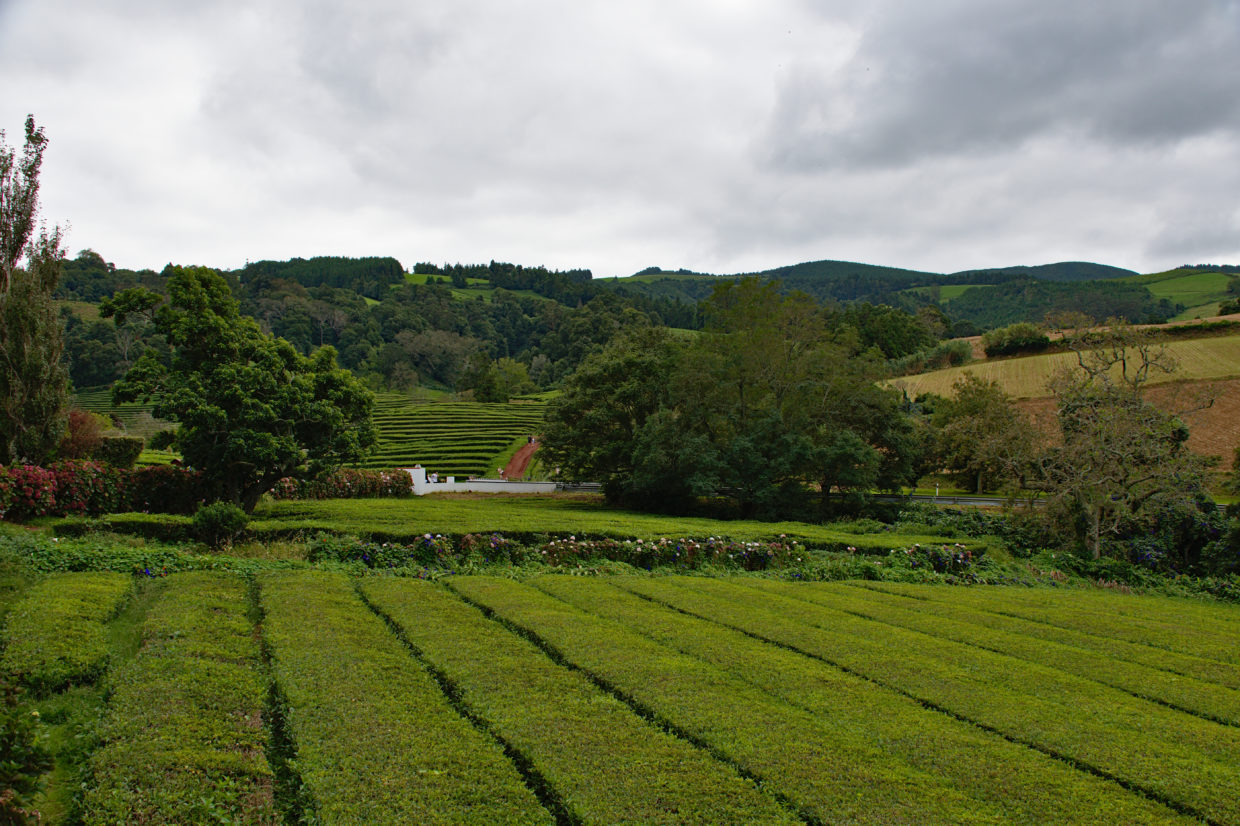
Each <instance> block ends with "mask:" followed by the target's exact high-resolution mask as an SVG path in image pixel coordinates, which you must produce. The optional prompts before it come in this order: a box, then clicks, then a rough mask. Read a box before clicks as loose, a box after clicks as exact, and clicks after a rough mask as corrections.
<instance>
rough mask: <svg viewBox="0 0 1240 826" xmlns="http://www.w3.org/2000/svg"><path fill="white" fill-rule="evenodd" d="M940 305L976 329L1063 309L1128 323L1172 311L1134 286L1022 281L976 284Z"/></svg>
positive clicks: (1155, 318)
mask: <svg viewBox="0 0 1240 826" xmlns="http://www.w3.org/2000/svg"><path fill="white" fill-rule="evenodd" d="M992 283H993V282H992ZM943 309H944V311H945V312H946V313H947V314H948V315H949V316H951V317H952V318H953V319H964V320H968V321H971V322H972V323H974V324H976V325H977V326H978V327H981V328H982V329H988V328H992V327H1001V326H1003V325H1005V324H1014V323H1017V322H1021V321H1027V322H1038V321H1041V320H1042V319H1044V318H1046V316H1047V315H1048V314H1054V313H1062V312H1065V311H1077V312H1082V313H1084V314H1085V315H1087V316H1090V317H1091V318H1124V319H1127V320H1128V321H1131V322H1133V323H1147V322H1154V323H1158V322H1163V321H1166V320H1168V319H1169V318H1171V316H1173V315H1175V313H1176V312H1177V307H1176V305H1175V304H1174V303H1173V302H1171V301H1169V300H1167V299H1165V298H1163V299H1157V298H1155V297H1154V296H1153V295H1151V294H1150V291H1149V290H1148V289H1146V288H1145V287H1143V286H1141V285H1139V284H1131V283H1127V282H1124V281H1086V282H1073V283H1059V282H1050V281H1038V280H1024V279H1021V280H1016V281H1009V282H1007V283H1003V284H997V283H996V284H995V285H994V286H991V287H977V288H975V289H972V290H969V291H967V292H965V293H963V294H962V295H960V296H959V297H958V298H954V299H952V300H951V301H948V302H946V303H945V304H944V306H943Z"/></svg>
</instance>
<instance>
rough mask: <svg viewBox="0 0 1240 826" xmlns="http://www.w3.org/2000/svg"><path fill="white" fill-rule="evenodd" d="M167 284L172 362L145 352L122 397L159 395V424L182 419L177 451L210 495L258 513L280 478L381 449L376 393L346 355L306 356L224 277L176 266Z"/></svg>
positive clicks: (118, 390) (163, 315)
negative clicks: (244, 303)
mask: <svg viewBox="0 0 1240 826" xmlns="http://www.w3.org/2000/svg"><path fill="white" fill-rule="evenodd" d="M167 287H168V296H169V299H168V302H167V303H166V304H164V305H162V306H160V307H159V308H158V309H157V310H156V312H155V314H154V320H153V322H152V324H153V326H154V327H155V329H156V331H157V332H159V333H160V334H162V335H163V336H164V338H165V339H166V341H167V342H168V345H169V347H170V348H171V356H170V358H169V359H168V360H167V361H166V362H164V361H161V360H160V359H159V358H158V357H157V356H156V355H155V353H154V352H152V351H148V352H147V353H145V354H144V355H143V356H142V357H141V358H140V359H139V360H138V362H137V364H135V365H134V367H133V369H132V370H130V371H129V373H128V374H126V376H125V378H124V379H122V380H121V381H119V382H117V384H116V385H115V387H114V388H113V399H114V400H115V401H117V402H122V401H133V400H135V399H139V398H142V399H147V400H149V399H154V400H155V406H154V408H153V412H154V414H155V415H156V416H158V417H161V418H165V419H169V420H170V421H174V422H179V423H180V429H179V430H178V431H177V436H176V447H177V449H178V450H179V451H180V452H181V455H182V457H183V458H184V460H185V462H186V463H187V464H188V465H190V466H192V467H195V468H197V469H199V470H201V471H202V473H203V476H204V480H205V482H206V483H207V485H208V488H209V490H208V493H209V494H210V496H211V498H213V499H222V500H226V501H229V502H232V503H233V504H235V505H238V506H240V507H241V508H243V509H244V510H245V511H246V512H251V511H253V509H254V506H255V505H256V504H257V503H258V500H259V498H260V497H261V496H262V495H263V494H264V493H266V492H267V491H268V490H270V489H271V488H272V487H273V486H274V485H275V483H276V482H277V481H278V480H279V479H280V478H282V477H285V476H297V475H302V476H314V475H317V474H318V473H321V472H322V471H324V470H326V469H328V468H330V467H333V466H336V465H338V464H340V463H342V462H346V461H352V460H356V459H358V458H360V457H361V456H362V455H363V454H364V451H365V449H366V448H367V447H369V446H370V445H371V444H373V442H374V429H373V426H372V424H371V420H370V411H371V407H372V404H373V397H372V395H371V394H370V392H369V391H368V390H366V389H365V387H363V386H362V384H361V383H360V382H359V381H358V380H357V379H355V378H354V377H353V376H352V375H351V374H350V373H349V372H348V371H346V370H343V369H340V368H339V367H338V366H337V365H336V352H335V350H333V349H332V348H331V347H323V348H320V349H319V350H317V351H315V352H314V353H313V354H312V355H310V356H309V357H307V356H302V355H301V354H299V353H298V352H297V351H296V349H295V348H294V347H293V346H292V345H291V344H289V343H288V342H287V341H285V340H284V339H278V338H273V337H272V336H270V335H267V334H265V333H263V332H262V331H261V330H260V329H259V328H258V325H257V323H255V322H254V320H253V319H250V318H245V317H242V316H241V315H240V313H239V310H238V304H237V301H236V299H234V298H233V296H232V294H231V293H230V291H229V289H228V284H227V283H226V282H225V281H224V279H223V278H222V277H221V276H220V274H219V273H217V272H216V271H214V270H211V269H207V268H205V267H184V268H182V267H175V268H173V270H172V272H171V275H170V277H169V279H168V284H167Z"/></svg>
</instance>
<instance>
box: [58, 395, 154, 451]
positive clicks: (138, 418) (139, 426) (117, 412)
mask: <svg viewBox="0 0 1240 826" xmlns="http://www.w3.org/2000/svg"><path fill="white" fill-rule="evenodd" d="M73 402H74V404H76V405H77V406H78V407H80V408H82V409H83V410H89V411H91V412H92V413H99V414H101V415H103V416H111V417H114V418H115V419H116V420H117V421H119V422H120V424H121V426H122V427H123V428H124V429H125V431H126V432H127V433H129V434H130V435H132V436H140V437H142V438H143V439H145V438H147V437H149V436H150V435H151V434H152V433H154V432H156V431H157V430H166V429H167V428H168V427H170V426H171V425H169V423H168V422H164V421H161V420H159V419H156V418H155V417H154V416H152V415H151V408H152V407H153V405H151V404H140V403H138V402H131V403H126V404H112V388H110V387H92V388H88V389H86V390H79V391H78V392H77V393H75V394H74V397H73Z"/></svg>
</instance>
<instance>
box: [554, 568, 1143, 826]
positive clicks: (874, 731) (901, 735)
mask: <svg viewBox="0 0 1240 826" xmlns="http://www.w3.org/2000/svg"><path fill="white" fill-rule="evenodd" d="M631 581H632V580H629V579H623V578H618V577H613V578H607V579H603V578H583V577H566V576H543V577H537V578H535V579H533V580H531V584H533V585H534V586H535V587H537V588H539V589H540V590H542V591H545V592H547V593H550V594H551V595H553V596H555V597H557V598H558V599H561V600H565V601H567V602H569V603H571V604H572V605H574V606H576V607H577V608H579V609H582V610H584V611H586V612H588V613H589V614H593V615H595V616H598V617H601V618H603V619H605V620H609V621H612V622H615V623H618V624H619V625H621V626H623V627H624V628H626V629H628V630H629V631H632V632H637V633H640V634H643V635H645V636H648V637H650V638H652V639H654V640H656V641H658V642H660V643H662V644H663V645H665V646H668V647H669V648H671V649H674V650H675V651H678V652H680V653H682V654H683V655H686V656H689V657H693V658H697V659H699V660H702V661H705V662H707V663H710V664H711V665H712V666H715V667H716V668H718V669H720V670H722V671H724V672H726V673H728V674H731V675H735V676H737V677H739V678H741V679H743V680H745V681H746V682H747V683H749V684H751V685H753V686H755V687H757V688H759V689H761V690H762V691H764V692H766V693H767V694H769V695H770V696H773V697H775V698H778V699H779V700H781V701H783V702H784V703H787V704H789V705H791V706H793V707H797V708H801V709H804V710H806V711H808V712H810V713H811V714H814V715H816V716H817V718H818V719H819V720H833V721H835V722H836V723H837V724H838V733H837V734H836V735H834V738H833V739H847V740H848V741H849V742H850V743H853V744H865V743H876V744H881V747H882V750H883V754H882V756H881V757H880V758H879V759H880V761H881V763H882V765H884V766H886V765H896V766H902V767H904V766H908V767H913V768H919V769H922V770H927V771H930V772H931V773H932V774H933V775H934V777H935V778H936V781H935V782H947V783H948V784H950V785H951V786H952V787H953V788H954V789H956V790H958V791H960V792H963V793H964V794H966V795H967V796H968V797H970V798H971V799H973V800H975V801H976V805H977V807H978V809H979V811H984V810H986V809H988V808H989V807H991V806H1000V807H1002V809H1003V811H1004V813H1005V817H1006V819H1009V820H1012V821H1017V822H1028V823H1048V824H1049V823H1063V824H1068V823H1071V824H1078V823H1091V822H1092V823H1099V824H1102V823H1107V822H1109V821H1108V814H1109V813H1108V809H1109V807H1119V808H1122V809H1123V810H1124V815H1122V816H1120V815H1115V816H1116V817H1123V818H1132V819H1133V820H1134V821H1138V822H1158V820H1159V819H1160V818H1161V817H1164V816H1167V815H1168V813H1166V812H1165V810H1160V808H1159V807H1157V806H1153V805H1150V804H1148V803H1142V802H1140V801H1139V800H1136V799H1134V798H1133V797H1131V796H1129V795H1126V794H1125V793H1123V792H1121V791H1120V790H1119V789H1117V788H1115V787H1114V786H1113V785H1112V784H1110V783H1108V782H1107V781H1105V780H1102V779H1099V778H1095V777H1090V776H1088V775H1086V774H1084V773H1082V772H1078V771H1076V770H1074V769H1073V768H1071V767H1070V766H1068V765H1066V764H1064V763H1061V762H1059V761H1055V760H1048V759H1045V758H1044V757H1043V756H1041V755H1038V754H1036V753H1033V752H1032V750H1030V749H1028V748H1026V747H1025V746H1023V745H1021V744H1019V743H1013V742H1010V741H1008V740H1005V739H1004V738H1002V737H999V736H996V735H995V734H993V733H991V732H986V731H982V730H980V729H977V728H975V727H973V726H971V725H969V724H967V723H965V722H963V721H960V720H955V719H952V718H950V717H948V716H947V715H942V714H939V713H937V712H933V711H931V710H929V709H927V708H926V707H924V706H923V705H921V704H920V703H918V702H917V700H916V699H915V698H912V697H906V696H901V695H899V694H896V693H894V692H891V691H889V690H888V689H886V688H884V687H883V686H880V685H876V684H875V683H873V682H872V681H870V680H867V679H866V678H865V677H864V676H862V675H858V674H853V673H849V672H846V671H844V670H842V669H839V668H836V667H835V666H834V665H832V664H831V663H829V662H822V661H821V660H816V659H813V658H810V657H805V656H803V655H801V654H799V653H797V652H795V651H790V650H787V649H784V648H780V647H778V646H774V645H770V644H768V643H766V642H763V641H761V640H758V639H754V638H753V637H750V636H746V635H745V634H743V633H741V632H739V631H735V630H732V629H728V628H725V627H722V626H721V625H719V624H717V623H713V622H708V621H704V620H702V619H699V618H696V617H692V616H689V615H686V614H683V613H679V612H675V611H668V610H665V609H663V608H662V607H661V606H659V605H657V604H654V605H652V604H651V602H650V601H648V600H645V599H642V598H640V597H638V596H636V595H634V594H631V593H627V592H626V591H624V590H623V588H622V587H618V586H626V585H627V583H629V582H631ZM746 582H747V583H748V584H749V585H751V586H753V587H754V588H755V589H764V588H766V587H769V588H771V589H773V590H775V591H776V592H778V593H785V594H793V595H796V596H798V597H802V598H805V599H810V598H812V597H813V595H815V594H817V593H818V591H819V590H822V591H828V590H829V591H830V592H831V593H836V592H841V591H842V592H856V593H857V594H872V593H873V592H872V591H870V592H867V591H862V590H860V589H858V588H854V587H842V586H841V587H838V588H832V589H828V588H823V587H821V586H812V587H811V586H806V585H804V584H796V585H789V586H783V585H778V586H777V585H775V584H774V583H769V584H768V583H765V582H763V581H761V580H753V579H749V580H746ZM889 587H909V589H910V590H912V589H911V586H889ZM961 590H962V589H956V588H928V587H924V586H922V587H920V588H919V589H918V590H917V591H916V593H917V594H919V595H925V594H929V595H931V597H932V598H933V597H935V596H938V598H941V599H943V600H944V601H945V602H947V603H951V602H953V601H954V600H953V595H954V594H956V593H959V592H960V591H961ZM1009 590H1010V589H1009ZM940 595H941V596H940ZM874 598H875V600H877V599H880V597H878V596H875V597H874ZM905 601H906V602H912V601H911V600H905ZM862 604H863V605H864V604H866V603H864V602H863V603H862ZM915 604H923V603H915ZM980 765H985V766H987V767H988V769H987V770H986V771H979V770H978V766H980ZM878 775H879V777H880V782H881V781H886V780H888V779H889V778H888V777H887V776H886V775H885V773H881V772H880V773H878ZM930 788H934V787H933V786H928V787H927V793H928V794H930V793H929V791H928V790H929V789H930ZM1098 795H1101V798H1100V799H1099V798H1097V797H1096V796H1098ZM917 811H918V814H919V816H920V817H922V818H928V817H932V816H933V809H929V810H928V809H926V808H923V806H921V805H919V806H918V809H917ZM873 814H875V815H876V816H877V817H881V816H882V814H883V813H882V812H881V811H880V812H875V813H873Z"/></svg>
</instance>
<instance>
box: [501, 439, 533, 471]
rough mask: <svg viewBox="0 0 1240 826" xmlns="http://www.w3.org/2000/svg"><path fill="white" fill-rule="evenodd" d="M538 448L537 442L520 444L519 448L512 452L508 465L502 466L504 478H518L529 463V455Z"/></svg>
mask: <svg viewBox="0 0 1240 826" xmlns="http://www.w3.org/2000/svg"><path fill="white" fill-rule="evenodd" d="M536 450H538V442H530V443H529V444H526V445H522V446H521V449H520V450H518V451H517V452H516V453H514V454H513V456H512V458H511V459H509V460H508V466H507V467H506V468H504V478H505V479H520V478H521V477H522V476H524V475H525V469H526V467H528V466H529V464H530V457H531V456H533V455H534V451H536Z"/></svg>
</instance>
